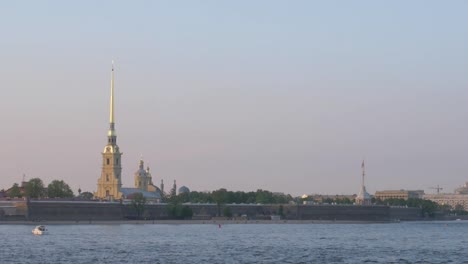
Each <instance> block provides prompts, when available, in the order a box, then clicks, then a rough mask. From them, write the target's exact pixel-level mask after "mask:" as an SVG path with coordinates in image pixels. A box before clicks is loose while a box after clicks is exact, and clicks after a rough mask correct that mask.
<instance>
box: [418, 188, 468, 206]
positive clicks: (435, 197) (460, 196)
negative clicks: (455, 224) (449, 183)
mask: <svg viewBox="0 0 468 264" xmlns="http://www.w3.org/2000/svg"><path fill="white" fill-rule="evenodd" d="M424 199H427V200H431V201H433V202H436V203H438V204H440V205H450V206H451V207H452V209H455V207H456V206H457V205H461V206H463V208H464V210H467V211H468V182H465V184H464V185H462V186H461V187H459V188H457V189H455V190H454V193H453V194H447V193H442V194H426V195H424Z"/></svg>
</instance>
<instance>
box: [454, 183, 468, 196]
mask: <svg viewBox="0 0 468 264" xmlns="http://www.w3.org/2000/svg"><path fill="white" fill-rule="evenodd" d="M455 194H468V182H465V185H462V186H460V187H459V188H457V189H455Z"/></svg>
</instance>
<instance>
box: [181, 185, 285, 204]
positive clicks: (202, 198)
mask: <svg viewBox="0 0 468 264" xmlns="http://www.w3.org/2000/svg"><path fill="white" fill-rule="evenodd" d="M178 199H179V201H180V202H182V203H187V202H191V203H219V204H242V203H244V204H252V203H256V204H287V203H289V202H290V201H293V200H294V198H293V197H292V196H291V195H289V194H282V193H273V192H270V191H266V190H262V189H258V190H257V191H256V192H241V191H236V192H233V191H228V190H226V189H224V188H222V189H219V190H216V191H212V192H197V191H193V192H190V193H180V194H179V195H178Z"/></svg>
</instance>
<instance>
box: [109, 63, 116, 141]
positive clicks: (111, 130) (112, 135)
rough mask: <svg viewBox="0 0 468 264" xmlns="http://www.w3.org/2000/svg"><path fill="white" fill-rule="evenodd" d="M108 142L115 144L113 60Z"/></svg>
mask: <svg viewBox="0 0 468 264" xmlns="http://www.w3.org/2000/svg"><path fill="white" fill-rule="evenodd" d="M109 122H110V126H109V132H108V133H107V136H108V137H109V144H112V145H114V144H116V134H115V124H114V61H112V72H111V96H110V116H109Z"/></svg>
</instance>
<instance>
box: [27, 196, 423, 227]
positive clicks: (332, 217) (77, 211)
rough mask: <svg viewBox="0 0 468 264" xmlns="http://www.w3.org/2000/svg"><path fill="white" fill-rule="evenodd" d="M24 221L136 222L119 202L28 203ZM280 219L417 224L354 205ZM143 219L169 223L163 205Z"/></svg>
mask: <svg viewBox="0 0 468 264" xmlns="http://www.w3.org/2000/svg"><path fill="white" fill-rule="evenodd" d="M187 206H189V207H190V208H191V209H192V211H193V219H202V220H209V219H212V218H216V216H217V215H218V209H219V208H218V206H217V205H216V204H187ZM27 207H28V210H26V211H25V212H26V213H25V214H26V215H24V218H25V219H27V220H32V221H61V220H66V221H92V220H125V219H135V217H136V215H137V214H136V211H135V209H134V208H133V206H132V205H131V204H121V203H118V202H114V203H111V202H70V201H31V202H29V204H28V206H27ZM225 207H229V208H230V211H231V213H232V215H233V217H234V218H235V219H250V220H269V219H271V216H272V215H278V214H279V212H280V205H260V204H249V205H247V204H246V205H242V204H228V205H222V206H221V208H220V210H221V214H222V213H223V210H224V208H225ZM282 208H283V209H282V211H283V217H282V219H287V220H322V221H374V222H388V221H395V220H420V219H421V210H420V209H418V208H404V207H402V208H394V207H389V206H357V205H282ZM143 217H144V218H146V219H161V220H164V219H168V212H167V205H166V204H147V205H145V212H144V214H143Z"/></svg>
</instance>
